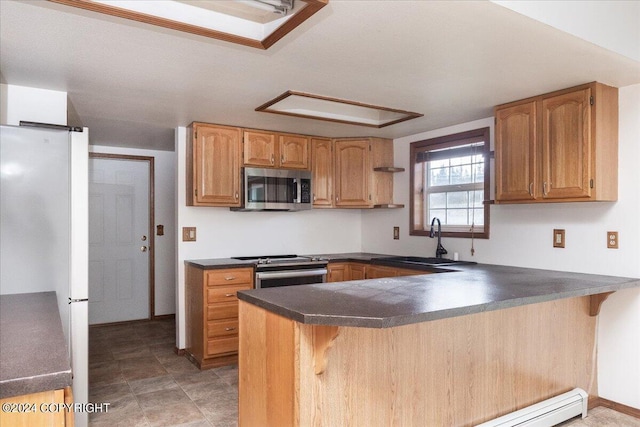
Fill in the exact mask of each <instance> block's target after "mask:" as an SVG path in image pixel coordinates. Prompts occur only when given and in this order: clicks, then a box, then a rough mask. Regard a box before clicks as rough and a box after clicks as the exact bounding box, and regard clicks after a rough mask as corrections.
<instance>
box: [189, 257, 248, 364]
mask: <svg viewBox="0 0 640 427" xmlns="http://www.w3.org/2000/svg"><path fill="white" fill-rule="evenodd" d="M251 288H253V268H231V269H221V270H203V269H201V268H197V267H194V266H191V265H187V268H186V305H187V316H186V323H187V325H186V326H187V348H186V351H187V354H188V356H189V357H190V359H191V360H192V361H194V362H195V363H196V364H197V365H198V366H199V367H200V368H201V369H207V368H212V367H216V366H222V365H228V364H232V363H236V362H237V360H238V298H237V295H236V294H237V292H238V291H241V290H245V289H251Z"/></svg>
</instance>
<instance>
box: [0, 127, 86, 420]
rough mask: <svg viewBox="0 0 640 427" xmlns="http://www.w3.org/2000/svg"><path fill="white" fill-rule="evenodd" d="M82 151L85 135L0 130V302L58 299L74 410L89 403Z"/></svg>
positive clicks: (64, 131)
mask: <svg viewBox="0 0 640 427" xmlns="http://www.w3.org/2000/svg"><path fill="white" fill-rule="evenodd" d="M88 144H89V136H88V129H86V128H85V129H82V131H81V132H79V131H70V130H68V129H45V128H36V127H16V126H0V294H17V293H32V292H46V291H55V292H56V295H57V299H58V307H59V310H60V318H61V320H62V328H63V331H64V334H65V337H66V339H67V348H68V350H69V358H70V361H71V369H72V374H73V395H74V396H73V397H74V401H75V402H79V403H86V402H88V398H89V396H88V394H89V393H88V357H89V350H88V330H89V326H88V325H89V321H88V297H89V295H88V294H89V288H88V245H89V243H88V157H89V154H88ZM87 424H88V416H87V414H86V413H81V412H80V413H76V414H75V425H76V426H78V427H84V426H86V425H87Z"/></svg>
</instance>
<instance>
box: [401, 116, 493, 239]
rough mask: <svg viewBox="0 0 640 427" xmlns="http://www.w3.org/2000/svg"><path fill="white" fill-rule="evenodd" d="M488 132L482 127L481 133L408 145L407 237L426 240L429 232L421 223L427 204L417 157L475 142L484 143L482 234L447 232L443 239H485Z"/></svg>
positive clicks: (489, 202) (489, 181)
mask: <svg viewBox="0 0 640 427" xmlns="http://www.w3.org/2000/svg"><path fill="white" fill-rule="evenodd" d="M489 138H490V129H489V127H484V128H480V129H473V130H469V131H465V132H459V133H455V134H450V135H444V136H440V137H437V138H430V139H424V140H421V141H415V142H412V143H411V145H410V155H409V156H410V157H409V163H410V175H409V179H410V184H409V190H410V191H409V194H410V201H409V207H410V209H409V235H410V236H428V235H429V230H430V228H431V223H429V224H425V223H424V221H425V220H424V218H425V215H424V210H425V207H426V201H425V197H424V192H423V188H422V183H423V179H422V177H424V168H425V167H426V166H425V163H423V162H420V163H418V162H417V159H418V155H419V153H423V152H426V151H433V150H441V149H445V148H453V147H457V146H461V145H467V144H471V143H474V142H479V141H484V145H483V147H482V154H483V155H484V159H485V160H484V187H483V188H484V200H483V211H484V230H483V231H481V232H478V231H471V230H469V231H450V230H447V231H445V230H443V231H442V236H443V237H462V238H478V239H488V238H489V230H490V223H489V219H490V209H489V207H490V205H491V201H490V200H489V198H490V191H491V177H490V171H491V147H490V145H491V141H490V139H489ZM416 176H420V177H421V178H420V179H416Z"/></svg>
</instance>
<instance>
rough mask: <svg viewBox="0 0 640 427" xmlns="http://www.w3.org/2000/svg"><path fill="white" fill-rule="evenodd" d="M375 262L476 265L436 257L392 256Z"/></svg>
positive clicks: (469, 262) (470, 262) (471, 262)
mask: <svg viewBox="0 0 640 427" xmlns="http://www.w3.org/2000/svg"><path fill="white" fill-rule="evenodd" d="M375 261H382V262H393V263H399V264H413V265H425V266H438V265H449V266H451V265H469V264H475V262H473V261H454V260H452V259H447V258H435V257H417V256H392V257H380V258H374V259H372V260H371V262H372V263H375Z"/></svg>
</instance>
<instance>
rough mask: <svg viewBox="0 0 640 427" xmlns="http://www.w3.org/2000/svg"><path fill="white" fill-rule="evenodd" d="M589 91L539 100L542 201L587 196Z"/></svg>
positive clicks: (589, 126) (589, 175) (589, 160)
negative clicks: (540, 106)
mask: <svg viewBox="0 0 640 427" xmlns="http://www.w3.org/2000/svg"><path fill="white" fill-rule="evenodd" d="M590 96H591V89H583V90H579V91H575V92H570V93H566V94H564V95H558V96H552V97H548V98H544V99H543V100H542V174H543V175H542V179H543V184H542V185H543V197H544V198H546V199H564V198H582V197H589V196H590V195H591V188H590V179H591V134H590V130H591V120H590V114H589V113H590V111H589V109H590V105H589V98H590Z"/></svg>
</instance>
